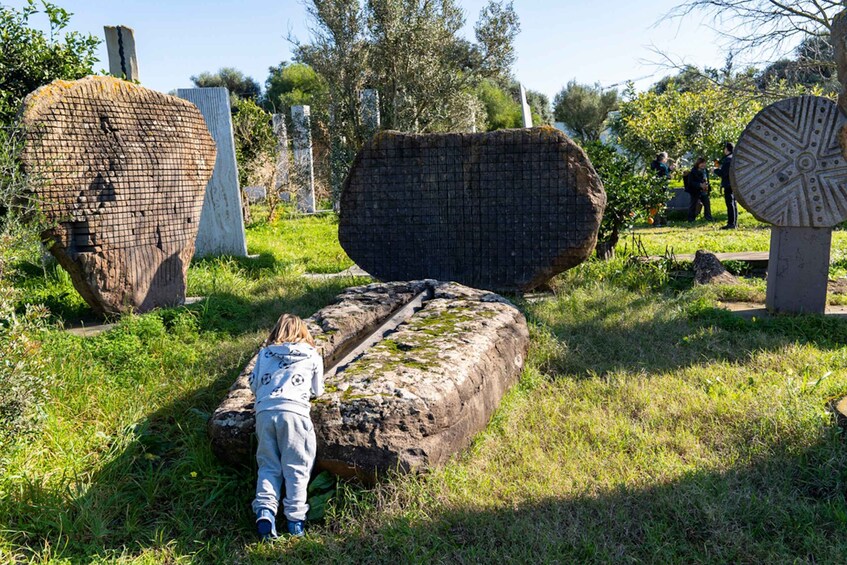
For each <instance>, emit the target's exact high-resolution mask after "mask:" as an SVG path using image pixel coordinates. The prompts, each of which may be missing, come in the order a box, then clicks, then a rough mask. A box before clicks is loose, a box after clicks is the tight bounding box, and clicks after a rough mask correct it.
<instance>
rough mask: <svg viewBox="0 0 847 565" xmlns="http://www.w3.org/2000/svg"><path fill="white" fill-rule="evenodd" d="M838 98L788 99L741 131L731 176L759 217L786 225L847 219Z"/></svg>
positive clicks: (739, 195)
mask: <svg viewBox="0 0 847 565" xmlns="http://www.w3.org/2000/svg"><path fill="white" fill-rule="evenodd" d="M845 123H847V120H846V119H845V118H844V117H843V116H842V115H841V113H840V112H839V111H838V106H837V105H836V104H835V102H833V101H831V100H828V99H826V98H821V97H817V96H800V97H797V98H788V99H786V100H780V101H779V102H776V103H774V104H771V105H770V106H768V107H767V108H765V109H763V110H762V111H761V112H759V113H758V114H757V115H756V117H755V118H753V120H752V121H751V122H750V124H749V125H748V126H747V129H745V130H744V133H743V134H741V138H740V139H739V140H738V144H737V145H736V148H735V154H734V156H733V164H732V169H731V170H730V177H731V180H732V186H733V190H734V191H735V195H736V198H737V199H738V201H739V202H740V203H741V205H742V206H744V208H746V209H747V210H748V211H749V212H750V213H751V214H753V216H755V217H756V218H757V219H759V220H761V221H763V222H769V223H771V224H774V225H776V226H784V227H815V228H819V227H831V226H834V225H836V224H838V223H840V222H843V221H844V220H845V219H847V162H845V159H844V156H843V155H842V153H841V146H840V144H839V141H838V133H839V130H840V129H841V127H842V126H844V125H845Z"/></svg>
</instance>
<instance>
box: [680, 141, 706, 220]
mask: <svg viewBox="0 0 847 565" xmlns="http://www.w3.org/2000/svg"><path fill="white" fill-rule="evenodd" d="M710 190H711V189H710V187H709V171H707V170H706V159H705V158H704V157H699V158H698V159H697V161H696V162H695V163H694V166H693V167H691V171H690V172H689V173H688V176H687V177H686V181H685V191H686V192H687V193H688V194H689V195H690V196H691V201H690V203H689V205H688V221H689V222H693V221H694V220H696V219H697V203H698V202H702V203H703V217H704V218H705V219H706V221H707V222H711V221H712V206H711V203H710V202H709V191H710Z"/></svg>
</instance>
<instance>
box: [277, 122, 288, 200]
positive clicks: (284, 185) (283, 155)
mask: <svg viewBox="0 0 847 565" xmlns="http://www.w3.org/2000/svg"><path fill="white" fill-rule="evenodd" d="M273 129H274V135H275V136H276V180H275V181H274V190H275V192H276V194H282V193H283V192H287V191H288V185H289V183H290V182H291V178H290V176H291V163H290V160H289V159H290V158H291V157H290V155H289V153H288V130H287V129H286V128H285V116H284V115H283V114H274V115H273Z"/></svg>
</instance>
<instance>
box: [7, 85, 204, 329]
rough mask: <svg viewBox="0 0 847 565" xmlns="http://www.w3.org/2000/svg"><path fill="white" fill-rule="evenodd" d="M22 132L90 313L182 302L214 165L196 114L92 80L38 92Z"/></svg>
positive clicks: (40, 192)
mask: <svg viewBox="0 0 847 565" xmlns="http://www.w3.org/2000/svg"><path fill="white" fill-rule="evenodd" d="M21 123H22V124H23V126H24V127H25V128H26V147H25V150H24V153H23V156H22V159H23V162H24V165H25V167H26V170H27V172H28V173H30V174H31V175H32V177H33V178H34V179H35V183H34V189H35V192H36V194H37V196H38V200H39V204H40V206H41V210H42V212H43V213H44V215H45V216H46V218H47V220H48V222H50V224H51V225H50V227H49V229H48V230H47V232H46V233H45V238H46V239H48V240H49V241H51V245H50V252H51V253H52V254H53V255H55V256H56V258H57V259H58V261H59V263H60V264H61V265H62V267H64V268H65V269H66V270H67V271H68V272H69V273H70V276H71V280H72V281H73V283H74V287H76V289H77V291H79V293H80V294H81V295H82V297H83V298H84V299H85V301H86V302H88V304H89V305H90V306H91V308H92V309H93V310H94V311H95V312H98V313H107V314H117V313H123V312H128V311H135V312H144V311H146V310H150V309H152V308H156V307H160V306H174V305H177V304H182V303H183V302H184V301H185V276H186V272H187V270H188V264H189V262H190V261H191V257H192V255H193V254H194V240H195V238H196V236H197V229H198V225H199V220H200V212H201V209H202V207H203V198H204V195H205V192H206V185H207V184H208V182H209V179H210V178H211V176H212V170H213V168H214V166H215V157H216V148H215V143H214V141H213V140H212V137H211V135H210V134H209V130H208V129H207V127H206V122H205V120H204V119H203V116H202V114H201V113H200V111H199V110H198V109H197V107H196V106H194V105H193V104H191V103H190V102H187V101H185V100H181V99H179V98H176V97H174V96H168V95H166V94H162V93H161V92H156V91H154V90H149V89H146V88H142V87H140V86H138V85H136V84H133V83H131V82H127V81H123V80H119V79H116V78H112V77H101V76H97V77H94V76H92V77H87V78H84V79H82V80H77V81H72V82H66V81H54V82H52V83H50V84H49V85H47V86H43V87H41V88H39V89H38V90H36V91H35V92H33V93H31V94H30V95H29V96H27V97H26V99H25V100H24V107H23V113H22V119H21Z"/></svg>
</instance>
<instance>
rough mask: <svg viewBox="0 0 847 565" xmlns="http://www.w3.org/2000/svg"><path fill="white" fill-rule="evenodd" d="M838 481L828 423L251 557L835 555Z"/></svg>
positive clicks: (475, 559) (839, 449) (839, 445)
mask: <svg viewBox="0 0 847 565" xmlns="http://www.w3.org/2000/svg"><path fill="white" fill-rule="evenodd" d="M550 473H551V474H555V473H556V470H555V469H550ZM845 484H847V450H845V445H844V438H843V437H841V436H840V434H838V433H837V432H836V431H835V429H834V428H833V429H830V430H828V432H827V433H826V434H825V437H822V438H820V441H819V442H818V443H817V444H815V445H814V446H812V447H811V448H809V449H807V450H805V451H803V452H802V453H796V452H794V453H792V452H789V451H788V450H784V451H781V452H779V453H778V454H777V455H775V456H773V457H771V458H768V459H767V460H763V461H759V462H756V463H754V464H752V465H749V466H745V467H740V468H735V469H731V470H729V471H726V472H715V471H696V472H692V473H690V474H688V475H685V476H684V477H682V478H680V479H678V480H674V481H671V482H667V483H664V484H655V483H654V484H651V485H649V486H644V487H643V488H624V487H621V488H617V489H614V490H612V491H611V492H605V493H602V494H598V495H583V496H578V497H574V498H566V497H562V498H547V499H543V500H540V501H536V502H525V501H520V502H519V501H514V502H512V501H502V502H501V503H500V504H499V508H497V509H493V510H463V509H455V508H453V509H450V508H438V509H432V510H430V511H427V512H426V513H427V514H428V515H429V516H430V518H427V517H423V516H420V515H419V516H415V517H400V518H394V519H390V520H383V521H382V523H380V524H379V525H378V526H377V527H376V528H374V529H373V530H371V529H370V528H369V527H362V528H361V529H359V530H358V531H357V532H356V534H355V535H350V534H348V535H332V534H329V535H320V533H319V534H318V535H315V536H314V537H312V538H310V539H307V540H305V541H303V542H301V543H297V544H295V545H294V546H293V547H290V548H285V549H286V550H285V551H284V553H282V554H281V553H280V552H279V551H278V550H277V551H276V552H275V551H267V550H264V549H259V550H257V552H256V553H257V555H256V561H267V562H272V561H273V560H274V559H280V558H282V557H285V559H286V561H287V562H294V561H301V562H321V561H324V562H326V561H332V562H336V563H338V562H348V563H356V562H364V561H367V562H382V563H397V562H401V563H409V562H415V563H429V562H442V563H588V562H590V563H773V562H796V561H802V562H810V563H838V562H843V559H844V555H845V551H847V511H845ZM483 496H484V495H483ZM332 529H333V525H331V524H329V525H326V526H325V529H324V530H323V531H331V530H332ZM318 532H321V530H320V529H318Z"/></svg>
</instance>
